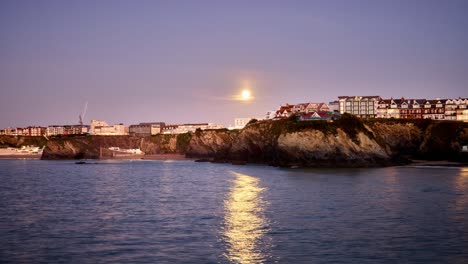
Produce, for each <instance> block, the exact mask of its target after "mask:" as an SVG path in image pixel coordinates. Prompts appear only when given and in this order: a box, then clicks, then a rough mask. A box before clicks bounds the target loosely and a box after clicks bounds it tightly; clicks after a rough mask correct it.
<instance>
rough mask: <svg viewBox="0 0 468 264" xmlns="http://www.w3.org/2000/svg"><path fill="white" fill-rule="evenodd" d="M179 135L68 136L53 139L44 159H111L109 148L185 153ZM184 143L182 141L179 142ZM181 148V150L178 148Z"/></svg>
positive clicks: (44, 154)
mask: <svg viewBox="0 0 468 264" xmlns="http://www.w3.org/2000/svg"><path fill="white" fill-rule="evenodd" d="M177 138H178V137H177V135H156V136H151V137H132V136H68V137H52V138H51V139H50V140H49V141H48V143H47V145H46V147H45V149H44V152H43V155H42V159H98V158H99V157H110V156H111V155H112V151H110V150H109V147H119V148H123V149H138V148H139V149H141V150H142V151H143V152H145V153H146V154H148V155H150V154H168V153H185V152H184V151H185V150H184V149H180V147H179V146H178V144H177ZM179 141H180V142H182V140H179ZM178 147H179V148H178Z"/></svg>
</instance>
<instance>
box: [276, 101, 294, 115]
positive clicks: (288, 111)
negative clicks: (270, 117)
mask: <svg viewBox="0 0 468 264" xmlns="http://www.w3.org/2000/svg"><path fill="white" fill-rule="evenodd" d="M293 107H294V105H290V104H286V105H281V106H280V108H279V109H278V110H276V113H275V118H286V117H290V116H291V115H292V114H293V113H294V112H293Z"/></svg>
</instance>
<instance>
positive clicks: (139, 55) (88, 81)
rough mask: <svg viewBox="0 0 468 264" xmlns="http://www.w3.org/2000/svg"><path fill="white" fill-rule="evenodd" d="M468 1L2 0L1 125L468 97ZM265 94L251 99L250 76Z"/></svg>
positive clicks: (214, 117)
mask: <svg viewBox="0 0 468 264" xmlns="http://www.w3.org/2000/svg"><path fill="white" fill-rule="evenodd" d="M467 13H468V1H466V0H460V1H458V0H438V1H432V0H387V1H382V0H352V1H349V0H342V1H338V0H324V1H320V0H305V1H295V0H288V1H282V0H280V1H275V0H270V1H260V0H248V1H242V0H239V1H224V0H221V1H219V0H218V1H204V0H196V1H182V0H171V1H170V0H168V1H157V0H152V1H144V0H138V1H130V0H128V1H117V0H112V1H110V0H109V1H106V0H99V1H85V0H80V1H66V0H59V1H54V0H47V1H45V0H32V1H22V0H13V1H8V0H2V1H0V89H1V90H0V91H1V93H0V128H6V127H22V126H30V125H42V126H46V125H65V124H77V123H78V116H79V115H80V114H81V113H82V112H83V108H84V105H85V103H86V102H88V107H87V112H86V115H85V122H86V123H89V122H90V120H91V119H98V120H106V121H107V122H108V123H109V124H115V123H124V124H126V125H130V124H137V123H140V122H152V121H154V122H159V121H162V122H166V123H170V124H177V123H195V122H212V123H218V124H223V125H230V124H233V123H234V118H236V117H263V116H264V115H265V113H266V112H267V111H269V110H274V109H277V108H278V107H279V105H280V104H285V103H302V102H329V101H333V100H336V99H337V97H338V96H341V95H379V96H382V97H384V98H390V97H395V98H400V97H402V96H404V97H405V98H428V99H429V98H432V99H434V98H438V97H440V98H458V97H468V30H467V29H468V15H466V14H467ZM246 88H247V89H249V90H250V92H251V94H252V98H253V99H251V100H248V101H243V100H237V99H238V96H239V95H240V94H241V92H242V90H243V89H246Z"/></svg>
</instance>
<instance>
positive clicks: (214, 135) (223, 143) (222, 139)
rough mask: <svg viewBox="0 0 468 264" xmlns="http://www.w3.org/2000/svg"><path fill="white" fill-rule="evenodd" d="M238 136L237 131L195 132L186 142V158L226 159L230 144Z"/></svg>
mask: <svg viewBox="0 0 468 264" xmlns="http://www.w3.org/2000/svg"><path fill="white" fill-rule="evenodd" d="M238 134H239V131H237V130H234V131H229V130H222V129H221V130H208V131H197V132H196V133H194V135H193V136H191V138H190V141H189V142H188V146H187V149H186V152H185V153H186V156H187V157H189V158H214V157H216V158H217V159H228V158H229V152H230V150H231V148H232V143H233V141H234V140H235V139H236V138H237V136H238Z"/></svg>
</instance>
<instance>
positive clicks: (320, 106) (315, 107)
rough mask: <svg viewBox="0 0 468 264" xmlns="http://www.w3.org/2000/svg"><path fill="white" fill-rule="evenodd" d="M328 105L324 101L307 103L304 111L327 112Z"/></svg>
mask: <svg viewBox="0 0 468 264" xmlns="http://www.w3.org/2000/svg"><path fill="white" fill-rule="evenodd" d="M329 111H330V107H329V106H328V105H327V104H326V103H308V104H307V106H306V108H305V111H304V113H312V112H329Z"/></svg>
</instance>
